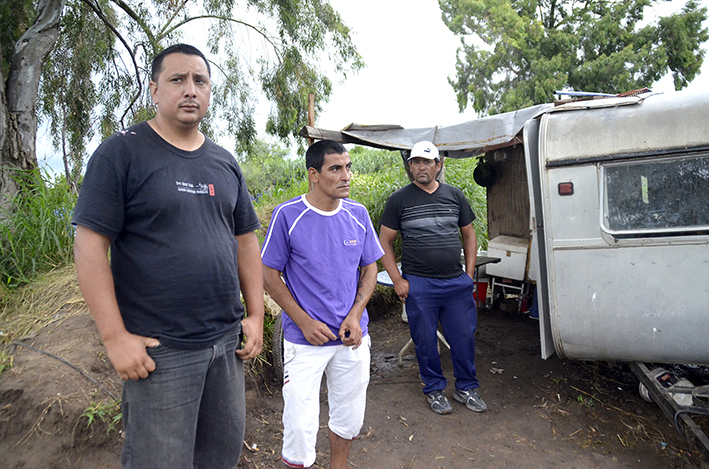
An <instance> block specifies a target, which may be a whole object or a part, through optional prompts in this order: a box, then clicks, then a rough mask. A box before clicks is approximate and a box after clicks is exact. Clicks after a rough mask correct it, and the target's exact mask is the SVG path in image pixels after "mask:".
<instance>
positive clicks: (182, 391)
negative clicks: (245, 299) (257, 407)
mask: <svg viewBox="0 0 709 469" xmlns="http://www.w3.org/2000/svg"><path fill="white" fill-rule="evenodd" d="M240 331H241V327H238V328H237V329H236V330H235V331H233V332H230V333H228V334H226V335H225V336H224V337H223V338H222V339H220V340H219V341H218V342H217V343H216V344H214V345H213V346H212V347H209V348H204V349H199V350H182V349H175V348H170V347H166V346H164V345H159V346H157V347H154V348H148V349H147V350H148V354H149V355H150V356H151V358H152V359H153V360H155V371H153V372H152V373H150V376H148V377H147V378H146V379H141V380H138V381H125V382H124V383H123V401H122V411H123V428H124V431H125V440H124V442H123V452H122V454H121V464H122V465H123V467H124V468H126V469H141V468H151V469H159V468H165V469H182V468H185V469H187V468H190V469H193V468H209V469H230V468H233V467H235V466H236V465H237V464H238V462H239V456H240V455H241V446H242V444H243V439H244V420H245V408H244V407H245V403H244V364H243V362H242V361H241V359H239V357H237V356H236V353H235V352H236V348H237V345H238V344H239V338H240Z"/></svg>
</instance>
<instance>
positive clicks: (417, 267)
mask: <svg viewBox="0 0 709 469" xmlns="http://www.w3.org/2000/svg"><path fill="white" fill-rule="evenodd" d="M406 164H408V165H409V168H410V170H411V173H412V175H413V177H414V181H413V182H412V183H411V184H409V185H407V186H405V187H403V188H401V189H399V190H398V191H396V192H394V193H393V194H392V195H391V196H390V197H389V199H388V200H387V203H386V205H385V207H384V212H383V214H382V218H381V220H380V222H381V229H380V232H379V239H380V241H381V244H382V247H383V248H384V257H382V264H383V265H384V268H385V269H386V270H387V272H388V273H389V276H390V277H391V279H392V281H393V283H394V289H395V290H396V294H397V295H398V296H399V298H400V299H401V301H403V302H405V303H406V314H407V317H408V322H409V329H410V330H411V337H412V338H413V340H414V344H415V345H416V358H417V359H418V363H419V373H420V375H421V380H422V381H423V383H424V387H423V392H424V394H425V395H426V398H427V400H428V403H429V405H430V406H431V409H432V410H433V411H434V412H436V413H438V414H448V413H450V412H453V407H452V406H451V405H450V402H449V401H448V399H447V398H446V396H445V393H444V390H445V389H446V386H447V381H446V378H445V377H444V376H443V370H442V368H441V360H440V357H439V355H438V344H437V341H438V335H437V330H438V322H439V321H440V323H441V326H442V328H443V335H444V336H445V338H446V340H447V341H448V343H449V344H450V349H451V359H452V362H453V373H454V375H455V378H456V381H455V391H454V393H453V397H454V399H455V400H457V401H459V402H462V403H463V404H465V406H466V407H467V408H468V409H470V410H472V411H475V412H483V411H485V409H487V405H486V404H485V402H484V401H483V400H482V398H481V397H480V394H478V391H477V388H478V386H479V383H478V379H477V377H476V370H475V328H476V326H477V312H476V310H475V301H474V299H473V274H474V270H475V261H476V257H477V237H476V235H475V230H474V229H473V225H472V222H473V220H474V219H475V214H474V213H473V211H472V209H471V208H470V205H469V204H468V201H467V200H466V198H465V196H464V195H463V192H462V191H461V190H460V189H458V188H456V187H453V186H449V185H447V184H443V183H440V182H439V181H438V180H437V179H436V176H437V175H438V174H439V173H440V171H441V169H442V168H443V162H442V161H441V159H440V156H439V152H438V149H437V148H436V147H435V146H434V145H433V144H432V143H431V142H427V141H422V142H418V143H417V144H415V145H414V146H413V148H412V149H411V153H410V155H409V158H408V160H407V162H406ZM398 232H401V238H402V257H401V270H402V273H403V275H402V273H400V272H399V269H398V268H397V265H396V259H395V257H394V239H395V238H396V235H397V233H398ZM459 233H460V235H462V238H463V252H464V254H465V271H463V266H462V265H461V263H460V248H461V245H460V235H459Z"/></svg>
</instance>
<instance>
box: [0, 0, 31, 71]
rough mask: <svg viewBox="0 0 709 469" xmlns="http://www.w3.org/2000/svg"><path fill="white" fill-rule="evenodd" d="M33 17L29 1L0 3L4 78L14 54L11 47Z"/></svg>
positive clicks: (1, 61)
mask: <svg viewBox="0 0 709 469" xmlns="http://www.w3.org/2000/svg"><path fill="white" fill-rule="evenodd" d="M35 16H36V12H35V8H34V2H33V1H31V0H15V1H5V2H0V46H2V56H1V57H0V64H1V65H2V75H3V76H4V77H5V78H7V76H8V75H9V73H10V64H11V62H12V54H13V53H14V52H15V50H14V49H15V48H14V47H13V46H14V45H15V43H16V42H17V41H19V40H20V38H21V37H22V35H23V34H24V32H25V31H26V30H27V28H29V27H30V26H31V25H32V22H33V21H34V19H35Z"/></svg>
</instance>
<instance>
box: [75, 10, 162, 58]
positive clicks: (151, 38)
mask: <svg viewBox="0 0 709 469" xmlns="http://www.w3.org/2000/svg"><path fill="white" fill-rule="evenodd" d="M84 1H86V0H84ZM111 1H112V2H113V3H115V4H116V5H118V7H119V8H120V9H121V10H123V11H124V12H125V13H126V14H127V15H128V16H130V17H131V18H133V20H134V21H135V22H136V23H138V25H139V26H140V28H141V29H142V30H143V32H144V33H145V35H146V36H147V37H148V40H149V41H150V45H151V46H153V50H157V46H158V45H159V44H158V41H156V39H155V36H153V33H152V31H151V30H150V26H149V25H148V24H147V23H146V22H145V21H143V18H141V17H140V15H138V13H136V12H135V11H133V9H132V8H131V7H130V6H129V5H128V4H127V3H126V2H124V1H123V0H111Z"/></svg>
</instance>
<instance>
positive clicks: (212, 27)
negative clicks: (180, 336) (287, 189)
mask: <svg viewBox="0 0 709 469" xmlns="http://www.w3.org/2000/svg"><path fill="white" fill-rule="evenodd" d="M175 42H190V43H192V44H195V45H198V47H199V46H202V44H203V46H202V47H205V53H206V54H207V55H208V57H209V58H210V60H212V61H213V63H212V70H213V77H214V75H215V74H217V75H218V77H214V80H213V81H214V82H215V85H214V88H213V95H212V106H211V108H210V114H209V116H208V118H207V119H206V120H205V124H204V128H203V130H204V131H205V132H207V133H208V134H210V135H212V136H215V135H216V136H219V135H220V134H228V135H230V136H232V137H233V138H234V139H235V140H236V142H237V144H236V145H237V148H236V149H235V150H236V151H239V152H243V151H248V150H249V149H250V148H251V145H252V144H253V142H255V140H256V135H257V133H256V129H255V120H254V112H255V107H256V104H257V103H258V101H259V100H265V101H267V102H269V103H270V112H269V114H268V121H267V124H266V131H267V133H269V134H271V135H274V136H276V137H278V138H280V139H281V140H283V141H284V142H291V137H293V136H295V135H296V134H297V131H298V130H299V128H300V127H301V126H302V125H304V124H305V123H306V122H307V109H308V94H310V93H312V94H314V95H315V109H316V111H319V110H320V109H321V104H322V103H323V102H326V101H327V100H328V98H329V96H330V93H331V90H332V82H331V78H330V77H333V78H336V79H338V80H340V79H345V78H346V76H347V74H348V73H350V72H353V71H356V70H358V69H359V68H361V67H362V66H363V63H362V60H361V57H360V56H359V54H358V52H357V50H356V48H355V47H354V45H353V43H352V41H351V38H350V30H349V28H348V27H347V26H346V25H345V24H344V23H343V21H342V19H341V17H340V16H339V14H338V13H337V12H336V11H334V10H333V8H332V7H331V6H330V4H329V3H328V2H327V1H326V0H196V1H195V0H193V1H188V0H149V1H140V0H34V1H33V0H14V1H12V2H3V4H2V7H0V48H1V52H2V53H1V57H2V68H1V69H0V83H2V84H3V85H4V86H3V87H1V88H0V93H2V96H1V99H0V148H2V161H1V164H0V205H3V201H4V205H5V206H7V203H8V201H9V200H10V199H11V198H12V196H13V195H14V194H15V193H16V192H17V191H18V190H19V189H18V186H17V185H16V184H14V183H13V180H12V178H11V177H10V175H11V173H12V172H13V169H17V168H20V169H28V168H34V167H37V155H36V146H35V145H36V135H37V124H38V119H39V121H40V123H41V122H45V123H46V125H47V128H48V129H49V130H50V133H51V139H52V143H53V145H54V147H55V148H57V149H59V150H61V151H62V154H63V156H64V163H65V172H66V177H67V180H68V181H70V182H71V181H75V180H76V177H77V175H78V174H79V173H80V170H81V165H82V163H83V160H84V159H85V156H86V145H87V142H88V141H90V139H91V138H92V137H94V136H97V137H100V138H104V137H106V136H107V135H110V134H111V133H113V132H115V131H117V130H119V129H121V128H125V127H127V126H128V125H130V124H131V123H133V122H136V121H139V120H143V119H146V118H149V117H151V116H152V115H153V112H154V111H153V108H152V104H151V101H150V96H149V89H148V86H147V84H148V82H149V67H150V62H151V60H152V57H154V56H155V54H156V53H158V52H159V51H160V50H162V49H163V48H165V47H167V46H169V45H170V44H173V43H175Z"/></svg>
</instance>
